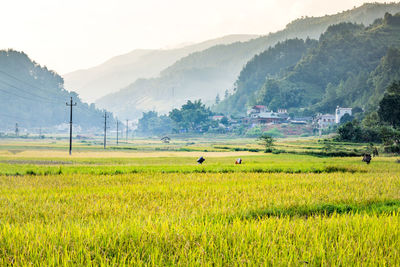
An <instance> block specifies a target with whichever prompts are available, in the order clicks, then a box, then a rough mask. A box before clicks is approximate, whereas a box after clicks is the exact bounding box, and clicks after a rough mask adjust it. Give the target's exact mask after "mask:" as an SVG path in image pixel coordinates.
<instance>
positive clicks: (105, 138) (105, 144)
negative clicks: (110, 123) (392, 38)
mask: <svg viewBox="0 0 400 267" xmlns="http://www.w3.org/2000/svg"><path fill="white" fill-rule="evenodd" d="M103 118H104V149H106V146H107V118H108V115H107V112H104V116H103Z"/></svg>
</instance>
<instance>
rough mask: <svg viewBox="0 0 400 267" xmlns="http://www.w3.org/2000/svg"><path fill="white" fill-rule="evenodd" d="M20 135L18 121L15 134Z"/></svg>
mask: <svg viewBox="0 0 400 267" xmlns="http://www.w3.org/2000/svg"><path fill="white" fill-rule="evenodd" d="M18 135H19V129H18V123H16V124H15V136H16V137H18Z"/></svg>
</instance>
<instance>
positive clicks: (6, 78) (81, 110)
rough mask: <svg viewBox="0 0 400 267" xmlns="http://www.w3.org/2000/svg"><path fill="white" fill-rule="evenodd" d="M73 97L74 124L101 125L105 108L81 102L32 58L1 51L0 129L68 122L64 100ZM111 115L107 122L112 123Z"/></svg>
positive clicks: (36, 126) (48, 125) (87, 126)
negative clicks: (100, 108)
mask: <svg viewBox="0 0 400 267" xmlns="http://www.w3.org/2000/svg"><path fill="white" fill-rule="evenodd" d="M71 97H72V99H73V101H74V103H77V106H76V107H74V110H73V112H74V116H73V120H74V124H75V125H77V126H80V127H81V128H84V129H90V128H99V127H102V116H103V114H104V111H102V110H99V109H96V107H95V106H94V105H88V104H86V103H82V102H81V100H80V99H79V97H78V95H77V94H76V93H74V92H68V91H67V90H65V89H64V81H63V78H62V77H61V76H59V75H58V74H57V73H55V72H54V71H50V70H48V69H47V68H46V67H42V66H40V65H39V64H37V63H36V62H34V61H32V60H31V59H30V58H29V57H28V56H27V55H26V54H25V53H23V52H17V51H14V50H2V51H0V106H1V109H0V117H1V120H0V122H1V123H0V129H1V130H7V129H11V128H13V127H14V125H15V123H18V124H19V125H20V127H22V128H39V127H41V128H46V127H47V128H48V127H54V126H56V125H61V124H63V123H68V122H69V107H67V106H66V102H67V101H68V102H69V101H70V98H71ZM113 122H114V121H113V118H112V116H110V123H113Z"/></svg>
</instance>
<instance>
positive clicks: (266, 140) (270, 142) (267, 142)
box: [258, 134, 275, 153]
mask: <svg viewBox="0 0 400 267" xmlns="http://www.w3.org/2000/svg"><path fill="white" fill-rule="evenodd" d="M258 140H260V141H261V143H262V144H263V145H264V146H265V151H264V152H265V153H267V152H271V151H272V148H273V146H274V142H275V139H274V138H273V137H272V136H270V135H268V134H263V135H261V136H260V137H258Z"/></svg>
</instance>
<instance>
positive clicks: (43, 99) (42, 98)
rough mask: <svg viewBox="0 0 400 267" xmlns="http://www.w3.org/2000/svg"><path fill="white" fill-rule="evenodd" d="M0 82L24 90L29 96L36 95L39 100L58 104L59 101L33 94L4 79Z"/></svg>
mask: <svg viewBox="0 0 400 267" xmlns="http://www.w3.org/2000/svg"><path fill="white" fill-rule="evenodd" d="M0 82H2V83H4V84H6V85H8V86H10V87H12V88H15V89H17V90H20V91H22V92H24V93H26V94H28V95H31V96H33V97H37V98H39V99H40V100H42V101H44V102H48V103H53V104H59V103H56V102H54V101H53V100H52V99H50V98H45V97H43V96H39V95H36V94H34V93H32V92H29V91H25V90H24V89H22V88H19V87H16V86H14V85H12V84H9V83H7V82H5V81H2V80H0ZM32 100H34V99H32ZM34 101H37V100H34Z"/></svg>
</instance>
